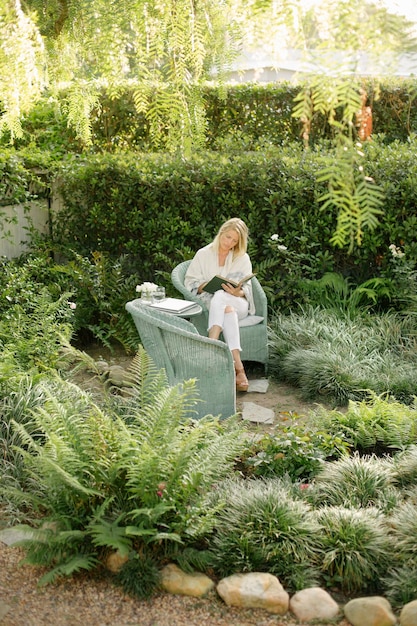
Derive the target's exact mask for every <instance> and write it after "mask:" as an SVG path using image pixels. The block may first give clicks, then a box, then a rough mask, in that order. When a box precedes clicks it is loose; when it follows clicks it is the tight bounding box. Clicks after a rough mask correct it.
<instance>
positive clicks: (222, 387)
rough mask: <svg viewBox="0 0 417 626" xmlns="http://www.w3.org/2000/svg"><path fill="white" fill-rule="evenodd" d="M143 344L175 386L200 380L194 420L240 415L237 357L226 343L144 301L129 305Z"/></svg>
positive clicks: (127, 306) (127, 305)
mask: <svg viewBox="0 0 417 626" xmlns="http://www.w3.org/2000/svg"><path fill="white" fill-rule="evenodd" d="M126 310H127V311H128V312H129V313H130V314H131V315H132V317H133V320H134V322H135V325H136V328H137V330H138V333H139V336H140V338H141V342H142V345H143V347H144V349H145V350H146V352H147V353H148V354H149V356H150V357H151V358H152V360H153V361H154V363H155V365H156V366H157V367H158V368H164V369H165V371H166V373H167V377H168V381H169V383H170V384H171V385H176V384H178V383H182V382H183V381H185V380H190V379H196V387H197V390H198V394H199V398H200V400H201V402H198V403H197V405H196V407H195V409H193V410H194V412H196V414H195V415H194V417H196V416H197V417H203V416H204V415H208V414H212V415H222V417H229V416H230V415H233V414H234V413H235V412H236V390H235V374H234V366H233V358H232V354H231V352H230V350H229V349H228V347H227V346H226V345H225V344H224V343H223V342H222V341H217V340H214V339H209V338H208V337H203V336H201V335H199V334H198V332H197V330H196V328H195V326H194V325H193V324H191V323H190V322H188V321H187V320H185V319H182V318H180V317H177V316H175V315H171V314H169V313H164V312H162V311H157V310H156V309H152V308H151V307H149V306H147V305H144V304H142V303H141V302H140V299H137V300H133V301H131V302H128V303H127V304H126Z"/></svg>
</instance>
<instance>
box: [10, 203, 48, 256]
mask: <svg viewBox="0 0 417 626" xmlns="http://www.w3.org/2000/svg"><path fill="white" fill-rule="evenodd" d="M28 206H30V211H29V212H28V213H26V212H25V209H24V206H23V205H21V204H16V205H14V206H6V207H0V219H1V223H2V226H3V229H4V232H6V233H7V232H9V233H10V235H9V236H8V237H7V238H5V237H4V234H3V232H0V256H5V257H7V258H8V259H12V258H14V257H17V256H19V255H20V254H22V252H24V251H25V250H26V249H27V245H26V242H27V241H28V240H29V238H30V235H29V233H28V231H27V230H26V228H27V227H28V225H29V224H30V223H31V222H32V225H33V226H34V227H35V228H36V229H37V230H38V231H39V232H41V233H47V232H48V229H49V219H48V201H47V200H41V201H37V202H30V203H29V205H28ZM28 216H30V219H29V220H28ZM11 218H15V219H16V223H11V224H10V223H9V222H8V220H9V219H11Z"/></svg>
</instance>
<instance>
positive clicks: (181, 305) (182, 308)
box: [149, 298, 198, 313]
mask: <svg viewBox="0 0 417 626" xmlns="http://www.w3.org/2000/svg"><path fill="white" fill-rule="evenodd" d="M149 306H150V307H152V308H153V309H158V311H164V313H186V312H187V311H189V310H190V309H193V308H194V307H196V306H198V305H197V304H196V303H195V302H192V301H191V300H180V298H165V299H164V300H161V301H160V302H153V304H150V305H149Z"/></svg>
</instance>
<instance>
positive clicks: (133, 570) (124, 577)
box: [115, 552, 161, 600]
mask: <svg viewBox="0 0 417 626" xmlns="http://www.w3.org/2000/svg"><path fill="white" fill-rule="evenodd" d="M129 557H130V558H129V560H128V561H127V562H126V563H124V565H123V566H122V568H121V570H120V571H119V572H118V573H117V574H116V576H115V583H116V585H119V586H120V587H121V588H122V589H123V591H124V592H125V593H127V594H128V595H130V596H133V597H135V598H138V599H139V600H145V599H147V598H150V597H151V596H152V595H154V594H155V592H156V591H157V589H158V587H159V584H160V579H161V576H160V573H159V570H158V568H157V566H156V564H155V560H154V559H153V558H152V556H147V555H146V554H143V555H141V554H137V553H136V552H133V553H132V554H131V555H129Z"/></svg>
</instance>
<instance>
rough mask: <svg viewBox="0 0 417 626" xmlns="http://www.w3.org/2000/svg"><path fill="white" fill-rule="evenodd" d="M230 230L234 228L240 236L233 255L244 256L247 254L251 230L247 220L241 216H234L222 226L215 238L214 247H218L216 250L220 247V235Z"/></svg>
mask: <svg viewBox="0 0 417 626" xmlns="http://www.w3.org/2000/svg"><path fill="white" fill-rule="evenodd" d="M228 230H234V231H235V232H236V233H237V234H238V237H239V241H238V242H237V244H236V245H235V247H234V248H233V257H238V256H242V255H243V254H245V252H246V250H247V248H248V236H249V231H248V227H247V226H246V224H245V222H244V221H243V220H241V219H240V217H232V218H231V219H230V220H227V221H226V222H224V224H222V225H221V226H220V228H219V232H218V233H217V235H216V236H215V238H214V239H213V245H214V247H215V248H216V250H218V249H219V241H220V237H221V236H222V235H223V233H225V232H226V231H228Z"/></svg>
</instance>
